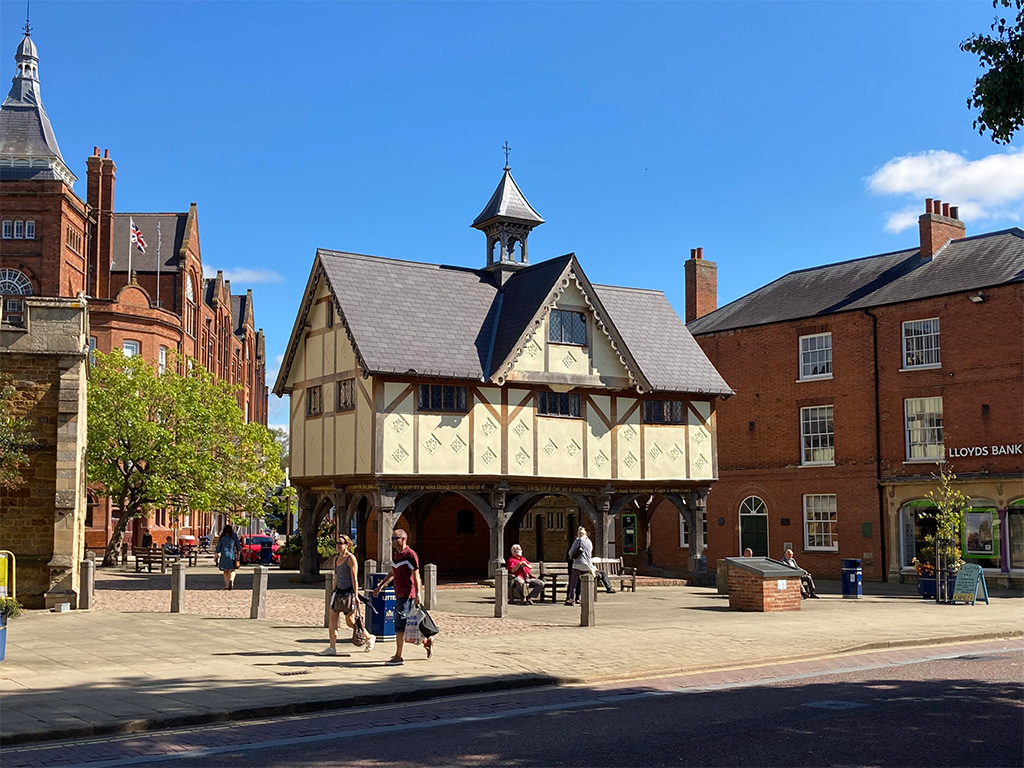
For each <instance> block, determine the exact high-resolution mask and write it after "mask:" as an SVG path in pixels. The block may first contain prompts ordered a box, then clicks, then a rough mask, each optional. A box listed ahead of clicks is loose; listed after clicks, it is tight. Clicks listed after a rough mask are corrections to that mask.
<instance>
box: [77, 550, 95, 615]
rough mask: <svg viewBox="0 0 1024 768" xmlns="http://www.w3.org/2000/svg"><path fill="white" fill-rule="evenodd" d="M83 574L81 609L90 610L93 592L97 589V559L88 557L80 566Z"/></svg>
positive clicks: (79, 605)
mask: <svg viewBox="0 0 1024 768" xmlns="http://www.w3.org/2000/svg"><path fill="white" fill-rule="evenodd" d="M80 568H81V575H82V587H81V594H80V595H79V596H78V608H79V610H83V611H88V610H90V609H91V608H92V598H93V593H94V592H95V591H96V560H95V559H94V558H92V557H88V558H86V559H85V560H83V561H82V564H81V566H80Z"/></svg>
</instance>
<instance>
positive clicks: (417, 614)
mask: <svg viewBox="0 0 1024 768" xmlns="http://www.w3.org/2000/svg"><path fill="white" fill-rule="evenodd" d="M421 616H422V611H421V610H420V609H418V608H417V609H416V610H413V611H409V618H408V619H406V621H405V642H407V643H412V644H413V645H419V644H420V643H422V642H423V635H422V634H421V633H420V618H421Z"/></svg>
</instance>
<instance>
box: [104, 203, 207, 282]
mask: <svg viewBox="0 0 1024 768" xmlns="http://www.w3.org/2000/svg"><path fill="white" fill-rule="evenodd" d="M129 219H131V220H132V221H134V222H135V226H137V227H138V228H139V230H140V231H141V232H142V237H143V239H144V240H145V241H146V252H145V253H143V252H142V251H140V250H139V249H138V248H136V247H135V246H134V245H131V226H130V224H129V221H128V220H129ZM157 222H160V233H161V235H162V242H161V238H158V237H157V228H156V225H157ZM187 223H188V213H115V214H114V253H113V258H112V259H111V265H110V270H111V271H112V272H127V271H128V248H129V246H130V247H131V251H132V269H133V270H134V271H135V272H139V273H143V272H156V262H157V255H158V254H157V246H158V244H159V246H160V247H159V256H160V271H161V272H166V271H167V270H170V269H177V268H178V253H179V251H180V250H181V244H182V242H183V241H184V239H185V225H186V224H187Z"/></svg>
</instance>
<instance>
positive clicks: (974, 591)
mask: <svg viewBox="0 0 1024 768" xmlns="http://www.w3.org/2000/svg"><path fill="white" fill-rule="evenodd" d="M979 589H980V590H981V594H982V596H983V598H984V600H985V605H988V604H989V602H988V587H987V586H985V574H984V573H983V572H982V570H981V566H980V565H976V564H975V563H964V564H963V565H961V566H960V570H959V571H957V572H956V581H955V582H954V583H953V602H954V603H970V604H971V605H974V603H975V602H977V600H978V590H979Z"/></svg>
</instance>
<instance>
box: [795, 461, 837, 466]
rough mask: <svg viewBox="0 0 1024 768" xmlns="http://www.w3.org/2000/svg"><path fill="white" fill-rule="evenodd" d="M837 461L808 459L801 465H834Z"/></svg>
mask: <svg viewBox="0 0 1024 768" xmlns="http://www.w3.org/2000/svg"><path fill="white" fill-rule="evenodd" d="M835 465H836V463H835V462H834V461H806V462H804V463H803V464H801V465H800V466H801V467H834V466H835Z"/></svg>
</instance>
